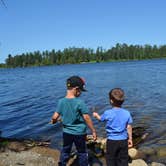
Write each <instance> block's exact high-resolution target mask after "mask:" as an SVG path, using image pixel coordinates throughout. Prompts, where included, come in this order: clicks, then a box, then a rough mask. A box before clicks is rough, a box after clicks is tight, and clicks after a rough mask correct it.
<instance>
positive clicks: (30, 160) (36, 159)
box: [0, 151, 58, 166]
mask: <svg viewBox="0 0 166 166" xmlns="http://www.w3.org/2000/svg"><path fill="white" fill-rule="evenodd" d="M0 165H3V166H19V165H25V166H39V165H40V166H55V165H58V164H57V163H56V161H54V159H53V158H51V157H46V156H42V155H40V154H38V153H36V152H32V151H22V152H20V153H18V152H12V151H8V152H7V153H6V152H5V153H0Z"/></svg>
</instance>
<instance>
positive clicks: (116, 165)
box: [93, 88, 133, 166]
mask: <svg viewBox="0 0 166 166" xmlns="http://www.w3.org/2000/svg"><path fill="white" fill-rule="evenodd" d="M109 99H110V103H111V105H112V106H113V108H112V109H109V110H106V111H105V112H104V113H103V114H102V115H101V116H100V115H99V114H98V113H96V112H94V113H93V117H95V118H96V119H98V120H100V121H102V122H103V121H106V132H107V145H106V162H107V166H128V147H132V145H133V142H132V127H131V123H132V117H131V115H130V113H129V112H128V111H127V110H126V109H123V108H121V105H122V104H123V102H124V91H123V90H122V89H120V88H115V89H112V90H111V91H110V92H109Z"/></svg>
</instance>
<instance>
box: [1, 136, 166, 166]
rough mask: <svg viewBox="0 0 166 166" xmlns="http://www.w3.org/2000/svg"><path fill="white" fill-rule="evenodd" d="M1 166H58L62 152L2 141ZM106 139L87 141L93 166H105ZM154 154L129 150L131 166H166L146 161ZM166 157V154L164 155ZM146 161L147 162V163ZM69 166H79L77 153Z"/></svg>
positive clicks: (39, 145)
mask: <svg viewBox="0 0 166 166" xmlns="http://www.w3.org/2000/svg"><path fill="white" fill-rule="evenodd" d="M0 141H1V144H0V166H58V158H59V155H60V152H59V151H58V150H55V149H51V148H49V147H48V145H49V143H48V142H37V141H32V140H22V141H18V140H10V139H4V138H3V139H2V138H1V139H0ZM105 142H106V139H104V138H98V140H97V141H96V142H93V141H92V139H91V136H89V137H88V139H87V146H88V153H89V163H90V165H91V166H105V165H106V163H105V159H104V157H103V155H104V153H105ZM151 154H152V152H150V151H149V150H147V149H146V148H145V149H143V148H142V149H136V148H131V149H129V156H130V160H129V166H165V163H159V162H151V163H148V162H147V161H146V160H145V159H146V157H147V156H148V155H151ZM162 155H163V158H164V157H166V156H165V155H166V154H165V152H163V153H162ZM145 161H146V162H145ZM68 166H79V165H78V163H77V156H76V153H74V152H73V153H72V155H71V159H70V160H69V163H68Z"/></svg>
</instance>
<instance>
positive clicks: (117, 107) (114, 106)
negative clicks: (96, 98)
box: [112, 106, 121, 109]
mask: <svg viewBox="0 0 166 166" xmlns="http://www.w3.org/2000/svg"><path fill="white" fill-rule="evenodd" d="M112 108H115V109H116V108H121V107H117V106H113V107H112Z"/></svg>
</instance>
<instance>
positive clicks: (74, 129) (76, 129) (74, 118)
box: [56, 98, 89, 135]
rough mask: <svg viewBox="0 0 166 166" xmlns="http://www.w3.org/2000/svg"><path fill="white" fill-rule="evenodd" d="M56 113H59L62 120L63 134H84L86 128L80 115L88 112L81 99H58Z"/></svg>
mask: <svg viewBox="0 0 166 166" xmlns="http://www.w3.org/2000/svg"><path fill="white" fill-rule="evenodd" d="M56 112H57V113H59V114H60V116H61V118H62V124H63V132H65V133H69V134H74V135H83V134H86V129H87V126H86V123H85V121H84V119H83V116H82V115H83V114H88V113H89V110H88V108H87V106H86V105H85V103H84V102H83V101H82V100H81V99H79V98H71V99H70V98H62V99H60V100H59V101H58V105H57V109H56Z"/></svg>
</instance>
